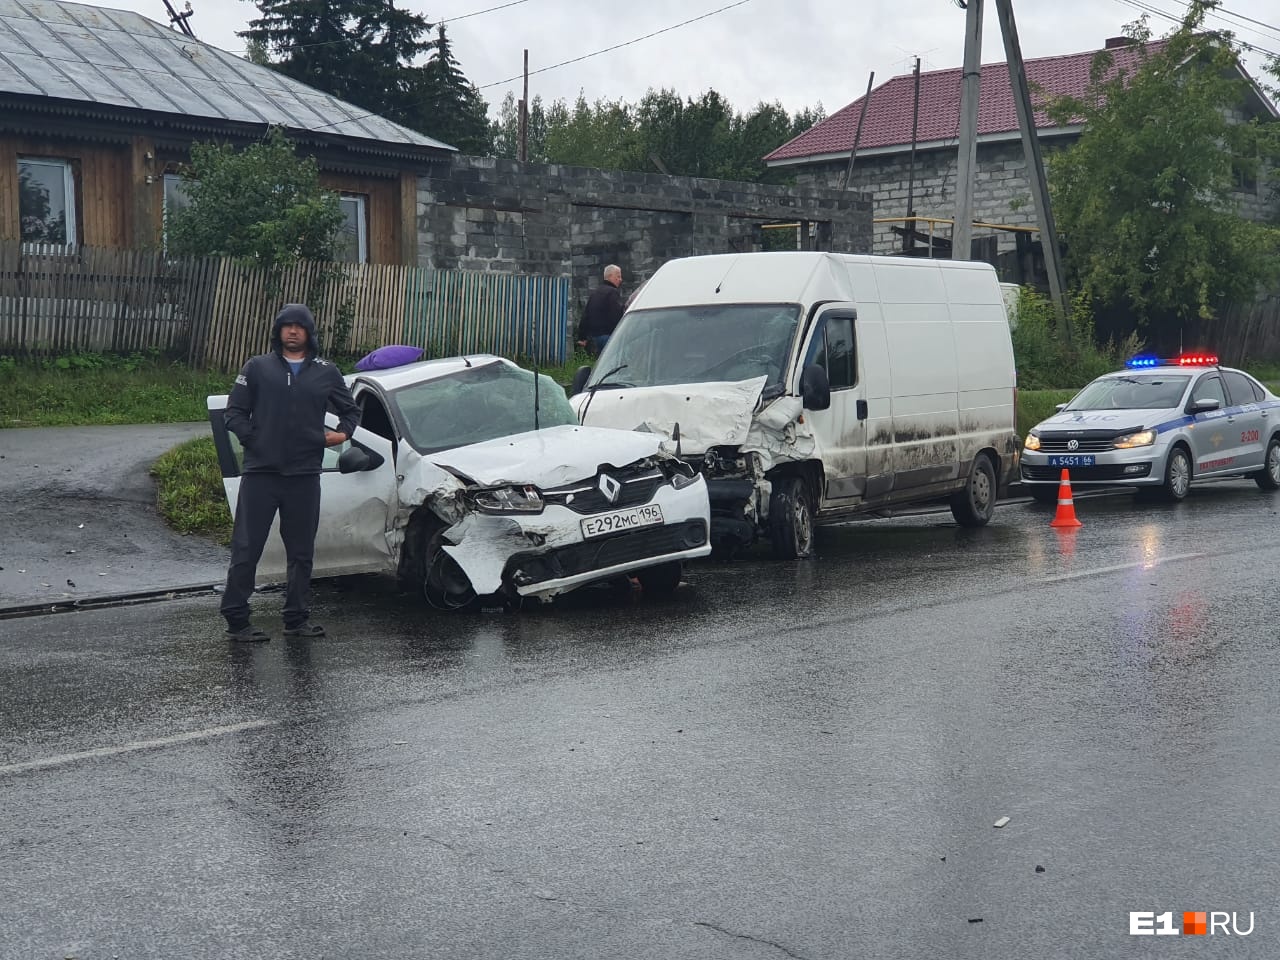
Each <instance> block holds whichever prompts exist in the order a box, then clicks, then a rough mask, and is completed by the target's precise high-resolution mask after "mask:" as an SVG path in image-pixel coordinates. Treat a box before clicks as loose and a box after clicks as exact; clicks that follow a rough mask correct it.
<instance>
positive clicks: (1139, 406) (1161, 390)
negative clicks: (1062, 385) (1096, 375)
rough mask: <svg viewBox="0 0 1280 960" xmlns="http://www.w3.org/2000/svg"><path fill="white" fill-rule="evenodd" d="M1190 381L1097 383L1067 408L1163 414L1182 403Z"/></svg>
mask: <svg viewBox="0 0 1280 960" xmlns="http://www.w3.org/2000/svg"><path fill="white" fill-rule="evenodd" d="M1190 379H1191V378H1190V377H1180V376H1177V375H1173V376H1170V375H1169V374H1162V373H1152V374H1130V375H1127V376H1123V377H1103V378H1102V379H1100V380H1095V381H1093V383H1091V384H1089V385H1088V386H1087V387H1085V388H1084V389H1083V390H1081V391H1080V392H1079V393H1077V394H1076V395H1075V396H1074V397H1073V398H1072V399H1071V402H1070V403H1068V404H1067V405H1066V407H1064V408H1063V409H1064V411H1066V410H1162V409H1166V408H1168V407H1176V406H1177V405H1178V403H1179V402H1180V401H1181V400H1182V394H1183V392H1184V391H1185V390H1186V389H1187V382H1188V381H1189V380H1190Z"/></svg>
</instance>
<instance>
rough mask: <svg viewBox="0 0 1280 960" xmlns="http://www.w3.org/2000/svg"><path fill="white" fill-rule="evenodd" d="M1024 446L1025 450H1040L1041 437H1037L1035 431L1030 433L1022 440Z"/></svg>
mask: <svg viewBox="0 0 1280 960" xmlns="http://www.w3.org/2000/svg"><path fill="white" fill-rule="evenodd" d="M1022 448H1023V449H1024V450H1039V449H1040V438H1039V437H1037V436H1036V435H1035V434H1034V433H1028V434H1027V438H1026V439H1025V440H1023V441H1022Z"/></svg>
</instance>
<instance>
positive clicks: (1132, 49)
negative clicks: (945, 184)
mask: <svg viewBox="0 0 1280 960" xmlns="http://www.w3.org/2000/svg"><path fill="white" fill-rule="evenodd" d="M1163 44H1164V41H1155V42H1153V43H1149V44H1146V47H1147V49H1148V51H1150V52H1154V51H1155V50H1156V49H1158V48H1159V47H1161V46H1163ZM1110 52H1111V54H1112V57H1113V63H1112V70H1113V71H1116V70H1126V71H1131V70H1132V68H1133V67H1135V66H1136V65H1137V64H1138V63H1139V62H1140V61H1141V58H1142V49H1141V47H1140V46H1139V45H1136V44H1135V45H1132V46H1125V47H1117V48H1115V49H1112V50H1111V51H1110ZM1097 53H1098V51H1096V50H1089V51H1086V52H1085V53H1071V54H1066V55H1064V56H1059V57H1042V58H1039V59H1036V60H1027V61H1025V64H1026V71H1027V82H1028V84H1029V85H1030V86H1031V102H1032V104H1033V105H1039V104H1040V103H1042V102H1043V96H1042V95H1041V94H1040V93H1039V92H1038V90H1037V88H1040V89H1042V90H1044V91H1046V92H1048V93H1050V94H1053V95H1055V96H1062V95H1070V96H1081V95H1083V94H1084V92H1085V91H1086V90H1087V88H1088V86H1089V69H1090V67H1091V66H1092V64H1093V58H1094V57H1095V56H1096V55H1097ZM960 74H961V68H959V67H955V68H953V69H950V70H933V71H930V72H929V73H921V74H920V118H919V121H918V125H917V130H916V142H917V143H929V142H931V141H938V140H954V139H955V138H956V136H957V135H958V134H959V130H960ZM914 87H915V78H914V75H913V74H905V75H903V76H900V77H894V78H893V79H892V80H890V81H888V82H887V83H884V84H881V85H880V86H878V87H876V88H875V89H874V90H872V91H871V94H870V97H871V100H870V103H868V104H867V116H866V119H865V120H863V122H862V136H861V137H860V138H859V140H858V150H859V152H861V151H863V150H871V149H875V148H877V147H894V146H909V145H910V143H911V113H912V109H911V108H912V101H913V99H914V96H915V93H914ZM979 89H980V93H979V97H978V136H984V135H989V134H999V133H1012V132H1016V131H1017V129H1018V114H1017V111H1016V110H1015V108H1014V105H1013V88H1012V86H1011V85H1010V83H1009V68H1008V66H1007V65H1006V64H1004V63H987V64H983V66H982V74H981V79H980V80H979ZM863 99H865V98H863V97H859V98H858V99H857V100H855V101H853V103H851V104H849V105H848V106H847V107H844V108H842V109H841V110H838V111H837V112H836V113H833V114H832V115H831V116H829V117H827V119H825V120H823V121H822V122H821V123H818V124H816V125H814V126H812V127H810V128H809V129H808V130H806V131H805V132H804V133H802V134H800V136H798V137H796V138H795V139H794V140H791V141H789V142H787V143H784V144H783V145H782V146H780V147H778V149H777V150H774V151H773V152H772V153H771V154H769V155H768V156H766V157H765V158H764V159H765V161H766V162H769V161H775V160H795V159H798V158H803V157H813V156H821V155H824V154H832V153H848V152H849V151H850V150H851V149H852V148H853V136H854V132H855V131H856V130H857V128H858V114H859V112H861V110H862V101H863ZM1054 126H1055V124H1054V123H1053V122H1052V121H1051V120H1049V118H1048V117H1046V116H1045V115H1044V114H1043V113H1041V112H1040V111H1039V110H1037V111H1036V127H1037V128H1052V127H1054Z"/></svg>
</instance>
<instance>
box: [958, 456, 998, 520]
mask: <svg viewBox="0 0 1280 960" xmlns="http://www.w3.org/2000/svg"><path fill="white" fill-rule="evenodd" d="M995 512H996V471H995V469H994V468H993V467H992V466H991V461H990V460H989V459H988V458H987V457H983V456H979V457H976V458H975V459H974V461H973V470H972V471H971V472H970V473H969V482H968V483H966V484H965V485H964V489H963V490H961V491H960V492H959V493H956V494H952V496H951V515H952V516H953V517H955V518H956V523H958V524H960V526H962V527H984V526H986V525H987V523H988V522H990V520H991V517H992V516H993V515H994V514H995Z"/></svg>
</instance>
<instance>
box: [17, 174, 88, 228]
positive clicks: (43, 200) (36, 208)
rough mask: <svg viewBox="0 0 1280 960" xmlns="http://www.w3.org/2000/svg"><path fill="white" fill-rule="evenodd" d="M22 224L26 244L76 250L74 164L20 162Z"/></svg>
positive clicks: (19, 192) (19, 201) (19, 189)
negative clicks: (50, 245) (73, 248)
mask: <svg viewBox="0 0 1280 960" xmlns="http://www.w3.org/2000/svg"><path fill="white" fill-rule="evenodd" d="M18 220H19V222H20V223H21V225H22V242H23V243H33V244H34V243H39V244H53V245H56V246H59V247H73V246H75V244H76V189H75V176H74V174H73V171H72V169H71V161H70V160H54V159H45V158H36V157H19V158H18Z"/></svg>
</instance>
